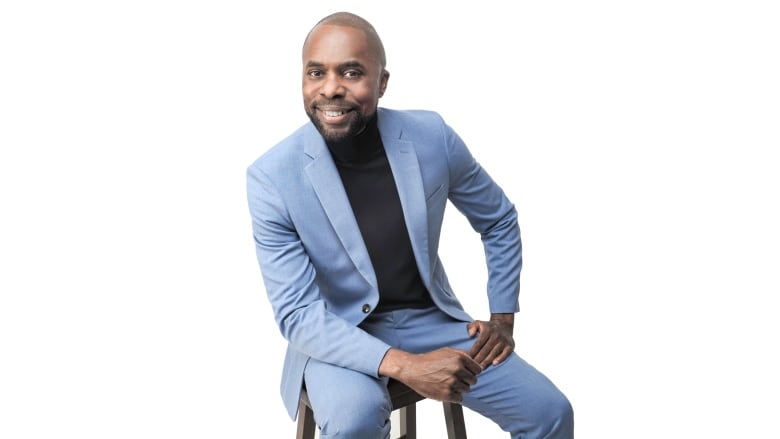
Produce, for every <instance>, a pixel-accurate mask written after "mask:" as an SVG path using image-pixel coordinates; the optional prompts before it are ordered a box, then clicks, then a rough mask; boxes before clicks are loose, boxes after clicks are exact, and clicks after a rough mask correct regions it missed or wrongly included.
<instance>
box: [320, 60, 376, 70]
mask: <svg viewBox="0 0 780 439" xmlns="http://www.w3.org/2000/svg"><path fill="white" fill-rule="evenodd" d="M306 67H307V68H309V67H325V64H324V63H321V62H319V61H307V62H306ZM350 67H352V68H355V67H357V68H361V69H362V68H364V66H363V64H362V63H361V62H360V61H347V62H343V63H341V64H339V69H346V68H350Z"/></svg>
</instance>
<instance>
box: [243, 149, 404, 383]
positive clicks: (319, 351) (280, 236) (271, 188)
mask: <svg viewBox="0 0 780 439" xmlns="http://www.w3.org/2000/svg"><path fill="white" fill-rule="evenodd" d="M247 194H248V199H249V200H248V201H249V210H250V214H251V218H252V230H253V234H254V241H255V249H256V253H257V259H258V262H259V264H260V271H261V273H262V275H263V282H264V284H265V289H266V293H267V294H268V298H269V301H270V303H271V307H272V308H273V313H274V317H275V319H276V323H277V325H278V326H279V329H280V331H281V333H282V335H283V336H284V338H285V339H287V341H288V342H289V344H290V347H291V348H293V349H295V350H297V351H299V352H301V353H303V354H305V355H307V356H310V357H312V358H316V359H318V360H320V361H323V362H327V363H331V364H334V365H338V366H341V367H345V368H349V369H353V370H357V371H360V372H363V373H366V374H368V375H371V376H378V370H379V364H380V363H381V361H382V359H383V358H384V355H385V353H386V352H387V350H388V349H389V348H390V346H389V345H387V344H386V343H384V342H382V341H381V340H379V339H377V338H375V337H373V336H371V335H370V334H368V333H366V332H365V331H363V330H362V329H360V328H358V327H356V326H355V325H353V324H351V323H349V322H347V321H346V320H344V319H342V318H340V317H339V316H337V315H335V314H334V313H332V312H330V311H329V310H328V309H327V306H326V304H325V301H324V300H323V299H322V298H321V297H320V291H319V288H318V286H317V282H316V277H317V273H316V270H315V268H314V266H313V264H312V261H311V259H310V258H309V256H308V254H307V252H306V248H305V246H304V244H303V243H302V242H301V239H300V238H299V236H298V233H297V231H296V228H295V225H294V223H293V221H292V220H291V218H290V216H289V214H288V212H287V208H286V203H285V201H286V200H285V199H283V197H282V196H281V194H280V191H279V190H278V189H277V187H276V186H275V181H274V180H273V179H272V178H271V177H270V176H269V175H267V173H265V172H264V171H263V170H262V169H261V168H260V167H259V165H258V164H257V163H255V164H254V165H252V166H250V167H249V169H248V171H247Z"/></svg>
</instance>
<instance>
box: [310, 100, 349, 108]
mask: <svg viewBox="0 0 780 439" xmlns="http://www.w3.org/2000/svg"><path fill="white" fill-rule="evenodd" d="M311 107H312V108H314V107H339V108H344V109H350V108H354V105H352V104H350V103H349V102H346V101H345V100H343V99H321V100H318V101H313V102H312V103H311Z"/></svg>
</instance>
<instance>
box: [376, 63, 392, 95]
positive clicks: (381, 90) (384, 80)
mask: <svg viewBox="0 0 780 439" xmlns="http://www.w3.org/2000/svg"><path fill="white" fill-rule="evenodd" d="M389 79H390V72H388V71H387V70H383V71H382V78H381V79H380V80H379V97H380V98H381V97H382V96H384V95H385V90H386V89H387V81H388V80H389Z"/></svg>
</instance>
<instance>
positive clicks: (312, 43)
mask: <svg viewBox="0 0 780 439" xmlns="http://www.w3.org/2000/svg"><path fill="white" fill-rule="evenodd" d="M312 61H313V62H319V63H330V62H335V63H341V62H344V61H359V62H362V63H366V64H368V63H375V62H378V57H377V54H376V53H375V51H373V50H371V48H370V47H369V44H368V40H367V38H366V34H365V33H364V32H363V31H362V30H361V29H358V28H356V27H349V26H335V25H320V26H317V27H316V28H314V30H312V32H311V34H310V35H309V38H308V39H307V40H306V44H305V45H304V46H303V63H304V64H306V63H308V62H312Z"/></svg>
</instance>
